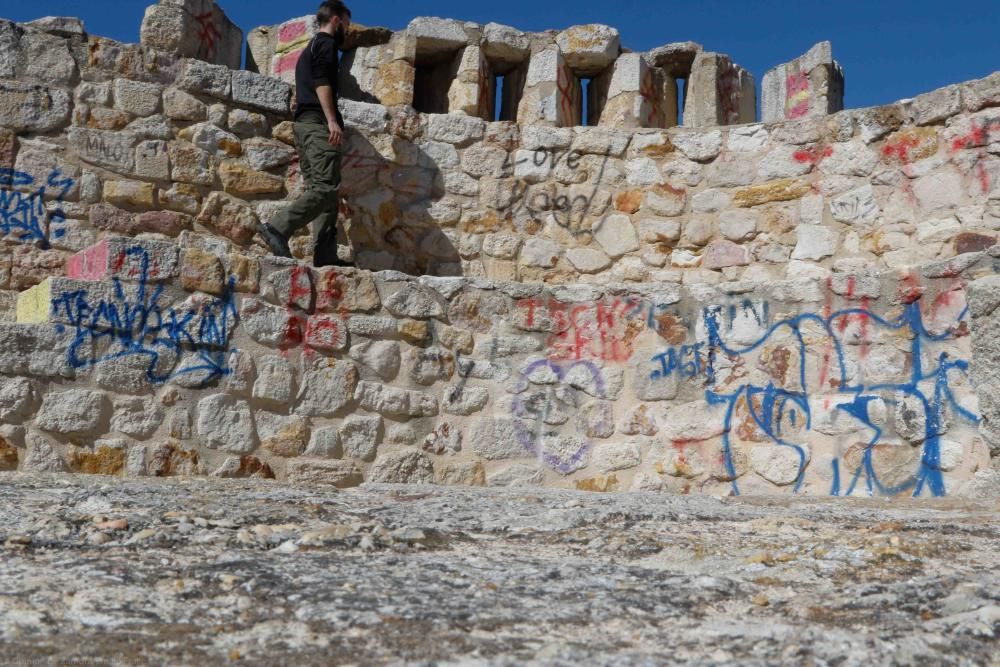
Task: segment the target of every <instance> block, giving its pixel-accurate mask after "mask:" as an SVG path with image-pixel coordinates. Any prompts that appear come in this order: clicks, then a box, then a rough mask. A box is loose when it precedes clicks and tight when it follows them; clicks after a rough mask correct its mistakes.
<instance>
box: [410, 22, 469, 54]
mask: <svg viewBox="0 0 1000 667" xmlns="http://www.w3.org/2000/svg"><path fill="white" fill-rule="evenodd" d="M406 32H407V34H409V35H411V36H412V37H413V38H414V39H416V43H417V44H416V48H417V54H418V55H419V56H435V55H439V54H441V53H449V52H453V51H457V50H459V49H461V48H463V47H465V46H466V45H467V44H468V43H469V36H468V34H467V33H466V31H465V25H464V24H463V23H462V22H461V21H456V20H453V19H442V18H437V17H433V16H424V17H418V18H415V19H413V20H412V21H410V24H409V25H408V26H406Z"/></svg>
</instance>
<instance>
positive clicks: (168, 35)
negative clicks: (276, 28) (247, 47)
mask: <svg viewBox="0 0 1000 667" xmlns="http://www.w3.org/2000/svg"><path fill="white" fill-rule="evenodd" d="M139 39H140V43H141V44H142V45H143V46H147V47H153V48H156V49H160V50H162V51H169V52H172V53H177V54H179V55H181V56H185V57H189V58H197V59H199V60H204V61H207V62H210V63H214V64H217V65H224V66H226V67H228V68H229V69H237V70H238V69H239V67H240V62H241V60H242V56H243V31H242V30H240V29H239V28H238V27H237V26H236V24H234V23H233V22H232V21H230V20H229V18H228V17H227V16H226V15H225V13H223V11H222V10H221V9H220V8H219V6H218V5H216V4H215V3H214V2H212V0H163V1H161V2H160V3H159V4H157V5H151V6H150V7H147V8H146V14H145V16H144V17H143V20H142V27H141V28H140V31H139Z"/></svg>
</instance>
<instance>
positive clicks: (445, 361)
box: [410, 347, 455, 385]
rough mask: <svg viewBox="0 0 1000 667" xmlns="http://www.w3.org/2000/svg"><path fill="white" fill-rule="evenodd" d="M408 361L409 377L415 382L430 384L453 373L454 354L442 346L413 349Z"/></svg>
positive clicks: (448, 377)
mask: <svg viewBox="0 0 1000 667" xmlns="http://www.w3.org/2000/svg"><path fill="white" fill-rule="evenodd" d="M410 363H412V367H411V370H410V379H412V380H413V381H414V382H416V383H417V384H422V385H432V384H434V383H435V382H438V381H441V380H450V379H451V377H452V376H453V375H454V374H455V355H454V354H452V353H451V352H450V351H448V350H447V349H445V348H443V347H434V348H429V349H427V350H417V351H414V352H413V353H412V360H410Z"/></svg>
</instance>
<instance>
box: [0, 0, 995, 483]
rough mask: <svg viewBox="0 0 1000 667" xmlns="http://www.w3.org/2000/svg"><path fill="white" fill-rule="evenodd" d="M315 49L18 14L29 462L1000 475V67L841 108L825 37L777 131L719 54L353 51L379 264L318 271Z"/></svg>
mask: <svg viewBox="0 0 1000 667" xmlns="http://www.w3.org/2000/svg"><path fill="white" fill-rule="evenodd" d="M310 31H311V28H310V27H309V25H308V22H305V23H303V21H302V20H297V21H292V22H288V23H286V24H283V25H281V26H278V27H275V28H268V29H258V30H256V31H254V32H253V33H251V35H250V37H249V44H250V51H251V55H252V58H250V59H249V65H250V67H257V68H258V69H260V70H261V71H260V72H255V71H251V70H240V69H234V65H235V63H236V61H238V56H234V55H233V54H234V53H238V52H239V49H240V48H242V46H239V45H241V44H242V34H241V33H240V31H239V29H238V28H236V27H235V26H233V25H232V23H231V22H230V21H229V20H228V19H227V18H226V17H225V15H224V13H222V11H221V10H220V9H219V8H218V6H216V5H215V4H214V3H212V2H210V1H209V0H183V1H171V2H161V3H160V4H157V5H154V6H152V7H150V8H149V9H148V10H147V12H146V17H145V20H144V22H143V26H142V30H141V35H142V44H140V45H130V44H121V43H118V42H114V41H111V40H107V39H104V38H100V37H93V36H90V35H87V34H86V32H85V30H84V29H83V25H82V23H80V22H79V21H77V20H74V19H52V18H49V19H40V20H39V21H36V22H33V23H30V24H14V23H11V22H7V21H0V337H2V338H3V341H4V342H3V350H4V352H3V353H2V354H0V423H2V425H3V426H2V427H0V428H3V429H4V430H3V431H2V433H0V436H2V438H3V441H4V442H5V443H7V444H6V445H5V447H6V448H7V449H6V450H5V451H7V452H8V453H7V454H5V455H4V456H6V457H7V458H6V459H3V460H6V461H8V462H10V461H14V462H15V463H14V464H13V465H16V466H20V467H22V468H24V467H25V466H27V468H28V469H35V470H39V469H63V468H69V469H72V470H83V471H88V470H90V471H93V470H98V471H107V470H109V469H113V471H114V472H115V473H116V474H117V473H118V472H121V471H123V470H124V471H130V472H132V473H134V474H171V473H173V472H197V473H199V474H200V473H206V474H216V473H217V474H220V475H236V474H261V475H265V474H266V475H275V476H278V477H288V478H290V479H292V478H296V476H298V478H300V479H307V478H308V479H317V480H318V479H323V478H325V477H328V481H329V480H333V481H335V482H336V483H338V484H340V483H345V484H346V483H357V482H359V481H360V480H362V479H379V480H386V481H395V480H399V481H406V480H408V481H428V480H432V479H433V480H435V481H441V482H445V483H452V482H460V483H476V484H479V483H487V482H488V483H493V484H504V483H545V484H550V485H557V486H570V487H580V488H593V489H611V488H618V489H627V488H663V489H667V490H671V491H675V492H685V491H695V490H704V491H712V492H719V493H725V492H743V491H747V490H749V491H760V492H790V491H792V490H795V489H798V490H806V491H809V492H812V493H830V492H834V493H842V494H843V493H849V492H854V493H868V492H871V493H902V492H906V493H914V492H919V493H921V494H929V493H931V494H940V493H945V492H952V491H954V490H957V489H959V488H961V486H962V485H963V484H965V483H966V482H967V481H968V480H970V479H972V478H973V476H974V475H976V474H977V473H978V472H982V471H983V470H985V469H986V468H987V467H989V466H990V465H993V464H991V459H990V450H991V449H992V450H993V451H996V450H997V447H998V446H1000V436H996V434H995V432H994V431H995V427H994V426H993V424H994V423H995V422H996V421H997V420H1000V410H998V409H997V406H995V405H994V400H993V398H992V396H994V395H1000V393H998V392H997V391H994V390H993V385H994V384H996V380H995V379H994V378H993V372H992V370H990V369H991V368H993V367H994V366H995V364H993V363H992V362H991V360H992V359H993V356H994V350H993V347H994V345H993V344H992V341H994V340H996V336H995V335H994V334H993V328H994V324H993V322H992V318H993V307H992V304H993V301H992V299H993V296H992V294H993V291H994V290H993V285H994V280H995V276H994V275H993V273H994V271H995V266H994V262H995V260H994V255H995V254H997V250H996V248H997V245H996V244H997V230H998V229H1000V159H998V157H997V154H998V150H997V146H998V145H1000V73H997V74H994V75H992V76H990V77H987V78H985V79H982V80H978V81H971V82H967V83H963V84H959V85H954V86H949V87H947V88H943V89H941V90H937V91H933V92H931V93H927V94H925V95H921V96H918V97H917V98H915V99H913V100H905V101H901V102H899V103H896V104H892V105H887V106H884V107H878V108H872V109H859V110H846V111H843V110H842V111H838V110H837V108H838V105H839V97H838V96H839V92H838V91H839V90H841V89H842V88H841V87H842V75H841V74H840V70H839V67H838V66H837V65H836V63H835V62H833V60H832V54H831V52H830V49H829V46H828V45H825V44H821V45H818V46H817V47H816V48H814V49H812V50H811V51H810V52H809V53H807V54H805V55H804V56H802V57H800V58H798V59H796V60H795V61H793V62H791V63H788V64H785V65H781V66H779V67H778V68H776V69H775V70H773V71H772V72H769V73H768V75H767V76H765V78H764V86H763V88H762V97H763V100H764V105H763V113H764V119H765V120H766V121H767V122H764V123H756V122H751V121H753V120H754V113H755V112H754V111H752V110H753V109H754V105H753V104H749V103H748V100H749V98H750V96H753V95H756V92H755V91H754V88H753V85H752V81H751V80H750V79H749V78H747V77H745V76H744V74H745V73H744V72H742V70H740V69H739V68H738V67H736V66H735V65H732V63H731V62H730V61H729V60H728V59H727V58H725V57H724V56H721V55H719V54H711V53H706V52H704V51H703V50H702V49H701V47H699V46H697V45H693V44H682V45H668V46H666V47H662V48H660V49H654V50H653V51H650V52H648V53H645V54H637V53H630V52H628V51H627V50H626V49H623V48H622V47H621V45H620V39H619V37H618V34H617V32H615V31H613V30H612V29H610V28H605V27H600V26H597V27H595V26H584V27H577V28H570V29H568V30H565V31H562V32H551V33H542V34H534V35H530V34H522V33H519V32H517V31H516V30H513V29H510V28H505V27H503V26H496V25H493V24H491V25H488V26H475V25H472V24H467V23H462V22H456V21H446V20H442V19H416V20H414V21H413V22H412V23H411V24H410V25H409V26H408V27H407V29H406V30H403V31H399V32H395V33H393V32H391V31H387V30H385V29H380V28H367V27H363V26H355V27H354V28H353V29H352V31H351V33H350V35H349V38H348V43H347V44H346V45H345V47H346V49H347V50H346V51H345V54H344V60H343V67H344V73H343V78H344V80H345V82H346V92H347V94H348V99H344V100H343V101H342V110H343V114H344V117H345V122H346V125H347V128H346V144H345V146H344V160H343V179H344V182H343V187H342V194H343V201H342V209H341V213H342V216H341V219H342V221H343V226H344V231H345V236H344V237H343V238H346V239H348V243H346V244H345V245H343V246H341V248H340V254H341V256H342V257H343V258H344V259H351V260H353V261H354V262H355V263H356V264H357V265H358V267H359V269H358V270H355V271H331V270H324V271H314V270H312V269H310V268H309V267H308V265H307V263H308V261H309V259H310V257H311V254H312V249H311V247H310V244H311V239H310V238H309V237H308V235H306V234H303V235H301V236H297V237H295V238H293V239H292V247H293V251H294V252H295V254H296V256H297V258H298V261H289V262H284V261H280V260H276V259H274V258H271V257H268V256H267V254H266V252H265V250H264V248H263V246H262V245H261V244H260V242H259V241H258V240H257V239H256V238H255V230H256V227H257V224H258V223H259V222H262V221H264V222H266V221H268V220H270V219H271V217H272V216H273V215H274V214H275V213H276V212H277V211H278V210H280V208H281V207H282V206H284V205H285V203H284V202H286V201H287V200H289V199H291V198H294V197H295V196H296V195H297V194H298V193H299V192H300V191H301V188H302V187H303V183H302V179H301V176H300V174H299V170H298V164H297V158H296V153H295V149H294V145H293V140H292V136H291V122H290V110H291V108H292V106H291V105H292V103H293V99H292V95H293V91H292V87H291V86H290V85H289V84H288V82H287V81H285V80H282V78H281V77H282V76H284V75H286V74H287V68H288V67H289V63H290V62H292V61H293V60H294V58H295V56H296V49H299V48H301V47H302V45H303V44H304V43H305V42H306V41H307V40H308V37H309V35H310V34H311V32H310ZM234 45H237V47H234ZM234 48H235V50H234ZM269 74H273V75H275V76H271V75H269ZM498 77H501V78H502V81H500V80H499V79H498ZM671 77H672V78H671ZM726 77H731V78H732V77H735V78H732V80H731V81H730V83H727V84H725V85H722V86H721V87H720V83H719V82H720V81H724V80H726ZM647 78H651V80H652V81H653V88H654V89H655V90H659V91H661V92H662V93H663V96H660V93H656V95H654V97H655V100H653V102H655V104H654V103H653V102H650V101H649V99H647V98H648V95H647V96H644V93H643V91H644V90H646V91H647V92H648V89H649V87H648V86H646V84H645V83H643V82H644V81H646V80H647ZM682 79H686V82H687V83H686V86H685V91H686V98H685V97H684V96H679V97H675V98H673V99H674V104H673V106H671V104H670V103H669V99H670V98H669V95H670V94H671V91H675V92H676V91H679V90H680V89H679V88H678V87H677V86H676V83H677V81H678V80H682ZM584 80H586V81H588V82H589V83H588V84H587V87H586V89H587V91H588V95H590V96H591V97H592V98H593V99H592V100H591V101H590V102H589V103H588V104H587V109H588V114H589V115H590V116H591V117H590V118H588V119H586V120H587V121H588V122H587V124H586V125H583V121H584V119H583V118H582V108H583V106H582V94H583V92H582V91H583V83H582V81H584ZM491 81H492V83H491ZM671 81H672V82H673V83H670V82H671ZM484 82H485V84H484ZM734 82H735V83H734ZM789 82H792V83H791V84H789ZM522 83H523V86H522V85H521V84H522ZM491 85H501V86H502V88H503V93H502V95H501V98H502V100H503V101H502V102H501V109H500V110H497V109H495V108H491V109H489V110H488V113H487V112H486V111H487V110H486V109H484V108H482V106H483V104H484V100H485V101H486V102H489V103H490V104H492V101H493V100H495V98H496V94H495V92H496V91H495V89H492V88H490V86H491ZM566 91H568V92H566ZM698 91H702V92H698ZM705 91H707V92H705ZM654 92H655V91H654ZM737 93H738V94H737ZM561 95H563V96H565V99H568V100H569V101H570V104H568V105H563V104H562V102H561V98H560V96H561ZM351 98H353V99H351ZM664 100H666V102H664ZM726 100H728V101H729V102H726V104H729V103H731V102H733V101H734V100H738V104H735V106H732V105H730V107H727V106H726V104H723V103H722V102H724V101H726ZM744 103H746V105H745V107H744V106H743V105H744ZM681 108H682V109H683V113H682V114H679V113H678V110H679V109H681ZM727 109H728V110H727ZM679 116H683V118H682V119H681V120H682V121H683V123H682V125H681V126H676V127H675V126H674V125H676V124H677V122H678V120H679ZM495 118H502V120H494V119H495ZM417 276H419V277H417ZM8 351H9V352H8ZM970 377H976V382H975V383H972V382H971V381H970ZM258 385H259V388H258ZM78 405H82V406H87V410H86V411H85V413H78V412H74V410H78V409H77V407H75V406H78ZM0 458H2V457H0ZM107 461H111V462H112V463H113V465H111V464H107ZM151 461H152V462H158V463H151ZM993 461H994V462H995V461H996V459H993ZM107 465H110V468H108V467H107ZM102 466H103V467H102ZM8 467H10V466H8ZM324 471H325V472H324Z"/></svg>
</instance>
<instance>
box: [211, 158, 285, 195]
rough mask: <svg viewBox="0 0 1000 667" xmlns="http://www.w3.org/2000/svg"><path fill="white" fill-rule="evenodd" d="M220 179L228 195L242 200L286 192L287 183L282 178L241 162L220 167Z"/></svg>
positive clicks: (226, 163) (223, 164)
mask: <svg viewBox="0 0 1000 667" xmlns="http://www.w3.org/2000/svg"><path fill="white" fill-rule="evenodd" d="M219 178H220V180H221V181H222V187H223V189H224V190H225V191H226V192H227V193H229V194H231V195H235V196H237V197H242V198H250V197H254V196H256V195H267V194H280V193H283V192H284V191H285V181H284V180H283V179H282V178H280V177H278V176H274V175H272V174H268V173H266V172H263V171H257V170H256V169H252V168H251V167H248V166H246V165H244V164H240V163H239V162H223V163H222V164H221V165H219Z"/></svg>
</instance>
